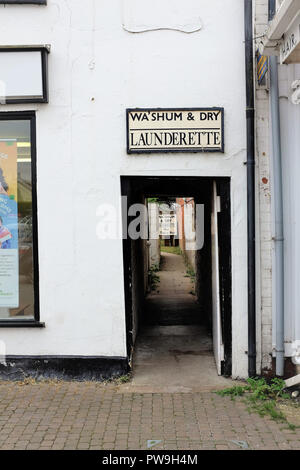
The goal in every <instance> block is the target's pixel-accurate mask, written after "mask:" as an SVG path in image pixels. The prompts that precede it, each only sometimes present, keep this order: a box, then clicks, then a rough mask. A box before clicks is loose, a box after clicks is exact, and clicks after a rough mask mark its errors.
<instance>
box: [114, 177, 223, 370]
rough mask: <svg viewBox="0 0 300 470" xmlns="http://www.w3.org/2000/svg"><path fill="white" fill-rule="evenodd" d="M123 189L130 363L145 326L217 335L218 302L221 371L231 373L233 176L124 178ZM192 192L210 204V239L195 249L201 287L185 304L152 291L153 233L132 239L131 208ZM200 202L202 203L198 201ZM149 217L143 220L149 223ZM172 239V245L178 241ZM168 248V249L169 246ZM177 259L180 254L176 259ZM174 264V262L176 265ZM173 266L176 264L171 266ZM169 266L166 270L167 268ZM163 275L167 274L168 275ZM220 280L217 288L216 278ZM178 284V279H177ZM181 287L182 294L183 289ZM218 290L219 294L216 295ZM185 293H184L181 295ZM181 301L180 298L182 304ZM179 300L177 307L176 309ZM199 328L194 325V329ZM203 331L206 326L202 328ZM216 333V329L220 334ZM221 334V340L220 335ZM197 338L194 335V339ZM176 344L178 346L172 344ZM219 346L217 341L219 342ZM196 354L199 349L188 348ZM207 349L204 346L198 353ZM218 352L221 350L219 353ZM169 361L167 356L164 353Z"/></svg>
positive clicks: (164, 258)
mask: <svg viewBox="0 0 300 470" xmlns="http://www.w3.org/2000/svg"><path fill="white" fill-rule="evenodd" d="M213 188H215V193H216V194H217V197H218V204H219V210H218V211H217V212H218V213H217V214H216V227H217V238H216V234H214V240H218V247H217V253H215V255H216V256H217V258H218V269H217V270H218V273H217V276H216V273H215V272H213V271H214V270H213V263H212V257H213V256H214V254H213V250H212V246H213V243H212V242H213V240H212V211H213V210H214V208H213V200H212V197H213ZM121 190H122V196H123V254H124V286H125V302H126V330H127V351H128V358H129V362H130V363H132V356H133V352H134V347H135V344H136V340H137V337H138V335H139V334H140V332H141V331H142V330H143V328H144V327H147V326H152V327H159V326H165V327H171V328H174V327H175V326H178V327H180V328H184V331H185V335H189V334H190V332H191V335H192V334H193V331H196V330H197V331H198V330H199V329H201V331H202V330H203V328H205V331H206V332H207V334H208V335H211V336H213V335H214V334H215V333H214V331H215V326H214V327H213V310H214V309H215V304H216V301H217V302H218V305H219V315H220V325H219V330H220V331H219V333H218V338H213V340H214V343H215V342H216V341H221V342H222V345H221V349H222V357H221V360H220V370H221V373H222V375H226V376H230V375H231V356H232V353H231V331H232V330H231V213H230V179H229V178H205V177H139V176H123V177H121ZM187 196H192V198H193V200H194V202H195V205H202V206H203V207H204V222H205V223H204V244H203V246H202V247H201V249H199V250H196V251H195V266H196V269H195V279H194V285H195V289H194V290H195V292H194V293H193V295H194V299H195V300H194V301H192V299H191V298H187V297H186V296H185V297H184V300H183V301H182V302H181V303H180V302H179V300H177V301H176V299H174V298H173V297H174V296H172V292H170V291H168V292H167V293H166V295H165V298H164V299H163V300H162V295H161V292H159V289H157V291H156V293H158V295H156V296H155V295H154V294H152V295H151V294H150V295H149V292H147V287H146V285H147V283H148V281H149V278H148V276H149V265H148V264H147V263H148V254H147V243H148V240H147V237H146V239H145V237H144V239H143V237H142V238H136V239H132V238H131V237H130V236H129V235H128V227H130V224H131V223H134V215H131V212H130V207H132V206H133V205H134V204H141V205H143V204H147V201H148V200H149V198H154V197H156V198H159V199H160V200H164V199H165V200H168V199H169V200H170V199H171V198H173V199H174V198H180V197H183V198H186V197H187ZM197 207H198V206H197ZM144 222H145V225H144V226H143V227H139V229H140V231H143V230H148V225H147V223H148V221H144ZM144 222H143V221H142V222H140V225H143V223H144ZM178 245H179V243H175V242H174V240H172V242H171V243H169V244H168V243H166V246H172V247H173V246H175V247H176V246H178ZM166 251H167V250H166ZM174 259H175V258H174ZM174 259H173V258H172V256H170V255H168V253H166V254H163V256H162V265H161V266H160V270H161V273H162V274H164V273H163V271H164V263H167V264H168V266H171V264H172V262H173V263H174ZM170 263H171V264H170ZM168 269H171V268H170V267H169V268H168ZM165 270H166V269H165ZM162 274H161V275H162ZM214 276H215V278H214V279H215V283H216V279H217V284H218V286H217V289H216V286H215V283H213V282H212V278H213V277H214ZM177 285H178V284H177ZM180 292H181V291H180V289H179V294H180ZM216 295H217V297H218V298H217V299H216V298H215V297H216ZM177 298H178V299H179V298H180V295H178V296H177ZM178 302H179V303H178ZM175 303H176V308H173V306H174V304H175ZM193 328H194V330H193ZM199 331H200V330H199ZM215 336H216V334H215ZM220 338H221V339H220ZM195 340H196V337H194V341H195ZM172 347H173V346H172ZM214 349H215V346H214ZM184 353H185V354H187V353H189V354H192V353H193V351H184ZM196 354H201V351H198V352H196ZM216 354H220V351H219V352H216V349H215V356H216ZM161 361H163V357H162V358H161Z"/></svg>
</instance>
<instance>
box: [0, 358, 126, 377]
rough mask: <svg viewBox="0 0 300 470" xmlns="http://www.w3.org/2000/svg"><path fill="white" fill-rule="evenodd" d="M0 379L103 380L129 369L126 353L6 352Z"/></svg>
mask: <svg viewBox="0 0 300 470" xmlns="http://www.w3.org/2000/svg"><path fill="white" fill-rule="evenodd" d="M5 361H6V364H3V363H2V364H0V380H23V379H24V378H26V377H32V378H34V379H38V380H42V379H59V380H78V381H85V380H94V381H103V380H107V379H113V378H117V377H120V376H122V375H126V374H127V373H128V372H129V365H128V359H127V358H126V357H82V356H80V357H76V356H6V359H5Z"/></svg>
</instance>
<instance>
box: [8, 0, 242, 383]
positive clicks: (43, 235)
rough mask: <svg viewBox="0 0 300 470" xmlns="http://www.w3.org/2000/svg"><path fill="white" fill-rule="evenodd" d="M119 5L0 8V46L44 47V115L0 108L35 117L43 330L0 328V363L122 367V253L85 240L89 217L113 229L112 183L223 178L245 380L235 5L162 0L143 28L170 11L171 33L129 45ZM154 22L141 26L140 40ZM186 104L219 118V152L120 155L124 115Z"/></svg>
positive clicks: (91, 231) (106, 0)
mask: <svg viewBox="0 0 300 470" xmlns="http://www.w3.org/2000/svg"><path fill="white" fill-rule="evenodd" d="M128 2H129V3H130V0H124V1H120V0H114V1H111V0H102V1H101V2H100V1H98V0H85V1H84V5H83V2H82V1H81V0H66V1H63V2H62V1H60V0H49V1H48V5H47V6H46V7H37V6H29V5H26V6H25V5H18V6H5V7H4V6H1V8H0V18H1V31H0V44H45V43H48V44H51V54H50V56H49V83H50V103H49V104H48V105H24V106H16V105H9V106H5V107H2V109H1V110H3V111H4V110H23V109H35V110H36V111H37V151H38V209H39V249H40V298H41V320H42V321H44V322H45V323H46V328H45V329H44V330H30V329H18V330H14V329H9V330H8V329H6V330H5V329H1V331H0V336H1V339H3V340H4V341H5V343H6V346H7V353H8V354H17V355H24V354H26V355H46V354H49V355H104V356H124V355H126V341H125V337H126V334H125V315H124V285H123V268H122V242H121V240H119V239H118V238H117V236H116V239H114V240H105V241H103V240H99V239H98V238H97V224H98V223H99V222H101V217H99V216H97V211H99V207H101V205H102V204H110V205H112V206H114V207H116V208H117V209H116V211H117V219H118V221H119V222H120V214H121V209H120V175H146V176H148V175H157V176H160V175H161V176H164V175H166V176H169V175H171V176H173V175H174V176H177V175H183V176H189V175H190V176H229V177H231V179H232V270H233V271H232V272H233V291H232V305H233V348H232V351H233V376H234V377H238V376H239V377H245V376H246V375H247V363H248V361H247V355H246V354H245V351H247V349H248V346H247V303H246V301H245V299H246V298H247V212H246V206H247V186H246V167H245V165H244V161H245V159H246V135H245V134H246V131H245V129H246V125H245V76H244V21H243V20H244V18H243V14H244V10H243V2H242V1H241V0H226V2H224V0H214V1H211V0H202V1H201V2H199V1H195V0H189V1H186V2H175V3H173V1H172V0H164V1H161V2H159V5H160V7H159V8H157V9H156V10H155V11H156V14H157V15H158V17H157V22H156V23H157V26H159V27H160V28H161V18H160V16H159V15H160V14H161V17H163V18H166V13H167V12H168V11H171V12H172V21H173V23H172V25H173V26H174V24H175V25H176V28H177V30H176V31H175V30H172V29H166V30H164V29H157V30H155V31H149V32H144V33H134V34H133V33H130V32H128V31H126V30H125V29H124V28H123V26H122V24H123V23H124V21H125V20H124V18H125V16H124V15H126V12H127V8H128V7H129V6H130V4H129V3H128ZM160 12H161V13H160ZM183 13H185V17H186V16H188V17H189V18H190V19H189V24H191V25H193V24H194V23H193V22H194V20H195V24H196V26H197V25H199V18H200V19H201V29H200V30H199V28H198V29H197V28H195V32H193V33H185V32H182V31H180V29H182V27H183V24H182V23H183V20H182V18H183ZM155 20H156V18H155V15H152V16H151V25H150V26H151V27H152V28H153V26H154V29H156V28H155ZM143 21H144V22H145V23H147V18H144V19H143ZM153 21H154V25H153ZM172 25H171V27H172ZM166 26H168V27H170V25H169V24H168V25H166ZM178 29H179V30H178ZM196 106H199V107H200V106H201V107H206V106H208V107H209V106H223V107H224V108H225V146H226V148H225V154H214V153H211V154H177V155H174V154H167V155H163V154H162V155H155V156H153V155H148V156H128V155H127V154H126V125H125V109H126V108H127V107H196ZM98 213H99V212H98ZM53 227H55V228H56V230H57V229H58V231H59V240H57V238H56V237H53V236H52V235H53Z"/></svg>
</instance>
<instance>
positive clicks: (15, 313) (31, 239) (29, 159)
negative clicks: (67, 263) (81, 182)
mask: <svg viewBox="0 0 300 470" xmlns="http://www.w3.org/2000/svg"><path fill="white" fill-rule="evenodd" d="M34 129H35V116H34V114H33V113H0V325H1V322H3V321H5V322H8V321H9V322H18V321H20V320H21V321H24V320H31V321H32V320H36V319H38V318H37V316H38V313H37V307H38V305H37V291H36V290H35V287H36V286H37V269H36V267H37V245H36V219H35V217H36V195H35V150H34V149H35V142H34V139H35V136H34Z"/></svg>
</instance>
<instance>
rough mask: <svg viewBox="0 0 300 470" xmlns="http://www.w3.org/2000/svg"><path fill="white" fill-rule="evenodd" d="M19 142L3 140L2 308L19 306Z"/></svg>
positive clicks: (0, 174) (0, 198)
mask: <svg viewBox="0 0 300 470" xmlns="http://www.w3.org/2000/svg"><path fill="white" fill-rule="evenodd" d="M17 192H18V174H17V141H16V140H0V307H7V308H16V307H18V306H19V255H18V194H17Z"/></svg>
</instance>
